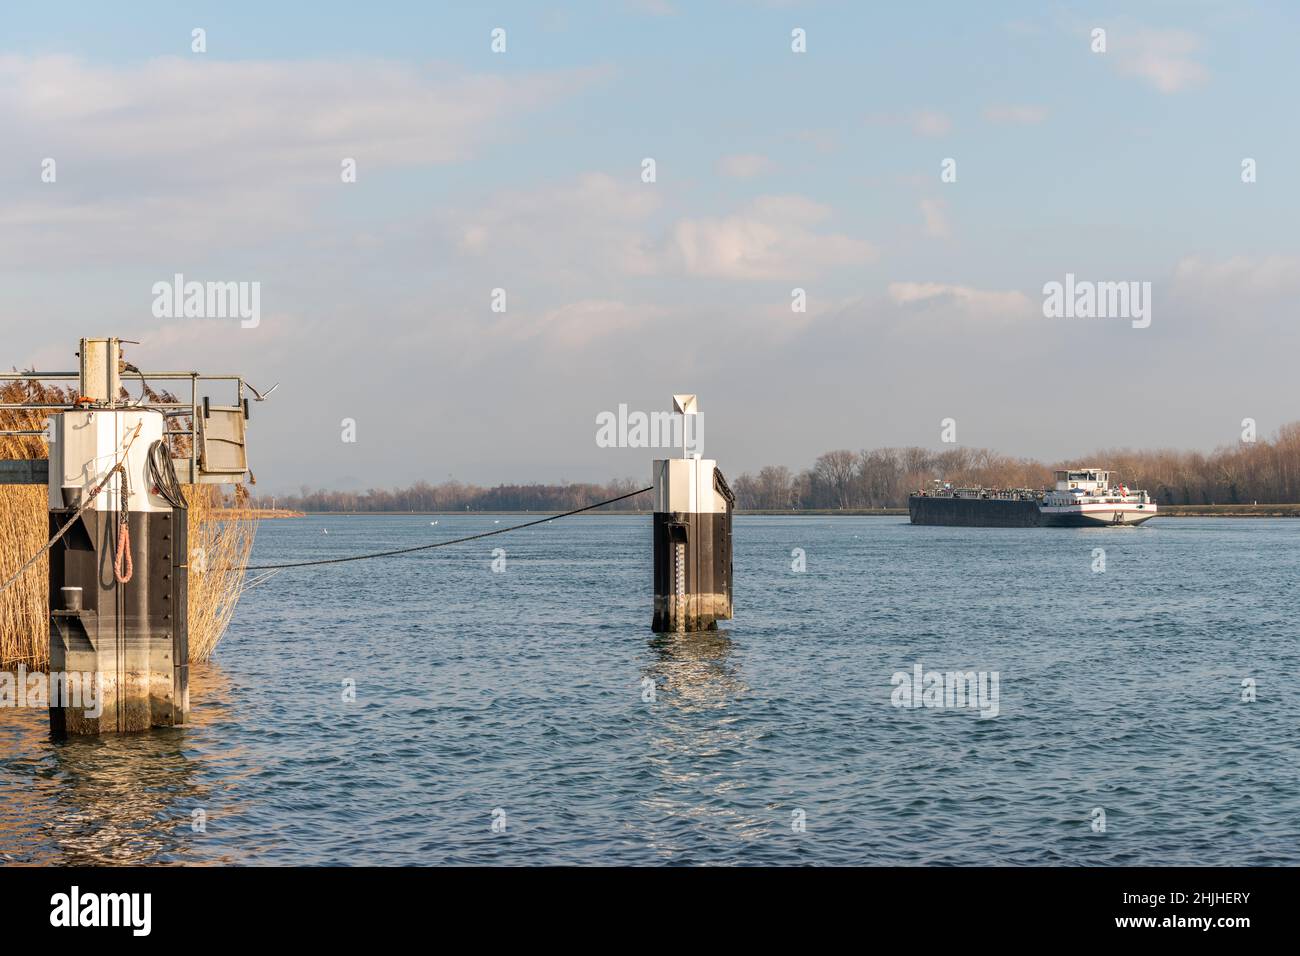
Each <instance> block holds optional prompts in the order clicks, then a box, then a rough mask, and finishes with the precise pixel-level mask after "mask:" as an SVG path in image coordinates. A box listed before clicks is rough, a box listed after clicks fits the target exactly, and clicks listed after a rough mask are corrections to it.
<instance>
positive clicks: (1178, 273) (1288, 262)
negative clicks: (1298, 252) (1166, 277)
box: [1173, 255, 1300, 301]
mask: <svg viewBox="0 0 1300 956" xmlns="http://www.w3.org/2000/svg"><path fill="white" fill-rule="evenodd" d="M1173 289H1174V292H1175V293H1177V294H1181V295H1188V296H1191V297H1195V298H1197V299H1200V300H1205V299H1217V300H1228V301H1232V300H1235V301H1241V300H1243V299H1267V298H1273V297H1279V296H1288V295H1292V294H1295V293H1297V292H1300V259H1297V258H1296V257H1295V256H1281V255H1272V256H1264V257H1262V258H1254V259H1252V258H1250V257H1247V256H1233V257H1232V258H1229V259H1223V260H1219V261H1217V262H1216V261H1211V260H1206V259H1202V258H1200V257H1198V256H1187V257H1185V258H1183V259H1180V260H1179V261H1178V264H1177V265H1176V266H1175V267H1174V282H1173Z"/></svg>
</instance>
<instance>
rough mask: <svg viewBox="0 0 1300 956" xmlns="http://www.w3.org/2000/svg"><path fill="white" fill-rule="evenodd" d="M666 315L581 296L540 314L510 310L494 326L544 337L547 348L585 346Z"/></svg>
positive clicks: (522, 336) (503, 332) (514, 335)
mask: <svg viewBox="0 0 1300 956" xmlns="http://www.w3.org/2000/svg"><path fill="white" fill-rule="evenodd" d="M666 314H667V310H665V309H663V308H659V307H656V306H650V305H642V304H629V303H626V302H621V301H618V300H614V299H582V300H579V301H576V302H567V303H564V304H563V305H559V306H556V307H555V308H551V309H546V310H544V311H542V312H540V313H529V312H527V311H523V312H511V313H507V315H506V316H504V317H503V318H502V319H501V320H500V321H498V322H497V323H496V325H494V326H493V328H492V331H493V333H494V334H496V335H498V336H505V337H507V338H511V339H517V340H537V339H540V340H543V341H544V343H545V344H546V345H547V346H548V347H557V348H562V349H565V348H583V347H585V346H587V345H590V344H592V343H593V342H595V341H596V340H598V339H602V338H606V337H608V336H612V335H615V334H618V333H623V332H630V331H632V330H633V329H636V328H639V327H640V326H642V325H644V324H646V323H647V322H650V321H652V320H654V319H656V318H659V317H662V316H664V315H666Z"/></svg>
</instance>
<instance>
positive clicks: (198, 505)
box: [185, 485, 257, 663]
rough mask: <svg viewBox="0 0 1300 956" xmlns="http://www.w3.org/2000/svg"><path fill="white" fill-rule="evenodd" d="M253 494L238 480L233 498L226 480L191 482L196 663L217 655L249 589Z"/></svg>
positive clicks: (192, 612)
mask: <svg viewBox="0 0 1300 956" xmlns="http://www.w3.org/2000/svg"><path fill="white" fill-rule="evenodd" d="M247 498H248V493H247V491H245V489H244V487H243V485H236V486H235V488H234V494H233V495H232V498H231V499H227V498H226V496H225V494H224V493H223V491H222V489H221V486H220V485H186V486H185V500H186V501H187V502H188V503H189V506H190V509H189V510H190V524H189V527H190V560H189V565H190V599H189V604H188V607H189V616H190V662H191V663H200V662H203V661H207V660H211V658H212V652H213V651H215V650H216V648H217V642H218V641H219V640H221V635H223V634H224V633H226V628H227V627H228V626H229V624H230V618H231V616H232V615H233V614H234V613H235V605H236V604H238V603H239V597H240V595H241V594H243V592H244V583H245V576H244V567H245V566H246V565H247V564H248V555H249V552H250V551H252V549H253V539H254V537H256V535H257V518H256V517H255V516H254V515H253V514H252V513H251V512H249V511H248V510H247Z"/></svg>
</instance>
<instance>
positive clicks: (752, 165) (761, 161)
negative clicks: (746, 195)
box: [718, 153, 772, 179]
mask: <svg viewBox="0 0 1300 956" xmlns="http://www.w3.org/2000/svg"><path fill="white" fill-rule="evenodd" d="M771 169H772V161H771V160H770V159H768V158H767V157H766V156H762V155H760V154H758V153H737V154H734V155H731V156H723V157H722V159H720V160H718V172H719V173H721V174H722V175H723V176H730V177H731V178H732V179H752V178H753V177H755V176H761V175H762V174H763V173H766V172H769V171H770V170H771Z"/></svg>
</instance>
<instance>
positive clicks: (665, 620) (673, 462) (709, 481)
mask: <svg viewBox="0 0 1300 956" xmlns="http://www.w3.org/2000/svg"><path fill="white" fill-rule="evenodd" d="M673 404H674V407H675V408H676V410H677V411H678V412H680V413H681V414H682V431H683V445H685V432H686V419H687V416H690V415H695V414H697V413H698V403H697V400H696V397H695V396H694V395H674V396H673ZM683 452H685V448H684V447H683ZM651 470H652V473H653V477H654V492H653V494H654V525H653V527H654V617H653V619H652V621H651V627H652V628H653V629H654V630H656V631H676V632H683V631H705V630H714V629H716V628H717V626H718V621H723V620H728V619H730V618H731V518H732V513H733V512H734V511H735V506H736V496H735V495H734V494H733V493H732V491H731V488H730V487H729V486H728V485H727V480H726V478H724V477H723V475H722V472H721V471H720V470H719V469H718V463H717V462H716V461H715V460H713V459H711V458H700V457H699V456H698V454H697V455H692V456H690V457H683V458H660V459H656V460H655V461H654V462H653V463H652V466H651Z"/></svg>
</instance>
